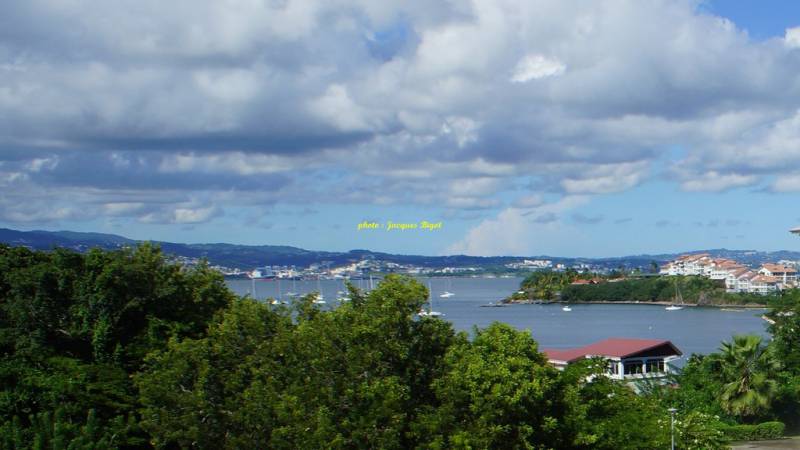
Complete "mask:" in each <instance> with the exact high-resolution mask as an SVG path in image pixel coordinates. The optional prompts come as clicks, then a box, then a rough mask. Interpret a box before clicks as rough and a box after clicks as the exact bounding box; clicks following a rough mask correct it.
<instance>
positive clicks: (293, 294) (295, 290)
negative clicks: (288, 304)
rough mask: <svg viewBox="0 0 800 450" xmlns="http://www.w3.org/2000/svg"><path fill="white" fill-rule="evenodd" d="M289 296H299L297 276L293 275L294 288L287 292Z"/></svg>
mask: <svg viewBox="0 0 800 450" xmlns="http://www.w3.org/2000/svg"><path fill="white" fill-rule="evenodd" d="M286 296H287V297H290V298H292V297H297V278H295V277H292V290H291V291H289V292H287V293H286Z"/></svg>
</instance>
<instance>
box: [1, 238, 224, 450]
mask: <svg viewBox="0 0 800 450" xmlns="http://www.w3.org/2000/svg"><path fill="white" fill-rule="evenodd" d="M232 300H233V296H232V294H231V293H230V292H229V291H228V290H227V288H226V286H225V284H224V280H223V279H222V277H221V276H220V275H219V274H217V273H216V272H214V271H212V270H210V269H209V268H208V267H206V266H199V267H197V268H196V269H192V270H188V271H187V270H182V269H181V268H180V267H179V266H176V265H170V264H166V263H165V262H164V259H163V257H162V255H161V253H160V251H159V250H158V249H156V248H154V247H152V246H149V245H142V246H140V247H138V248H137V249H136V250H131V249H128V250H122V251H118V252H105V251H99V250H95V251H91V252H89V253H87V254H84V255H82V254H78V253H74V252H70V251H65V250H55V251H53V252H49V253H45V252H31V251H29V250H27V249H25V248H9V247H5V246H0V353H2V360H0V386H2V392H0V433H2V436H3V438H4V439H5V440H6V442H4V443H3V445H4V446H5V447H9V446H11V444H10V443H9V440H10V441H13V442H16V443H17V444H19V443H26V445H24V446H23V447H26V446H27V445H32V446H33V447H37V446H39V447H41V446H51V445H55V444H54V443H58V442H62V443H64V442H70V441H71V440H75V441H76V442H80V441H82V440H83V441H87V440H88V441H93V442H98V443H103V444H104V446H120V447H125V446H137V447H138V446H141V445H144V444H145V443H146V442H147V436H146V435H145V434H144V432H143V431H142V430H141V428H140V427H139V426H138V420H137V418H136V417H137V409H138V407H139V402H138V399H137V397H138V393H137V390H136V389H135V387H134V386H133V384H132V382H131V379H130V377H129V375H130V374H131V373H135V372H137V371H139V370H141V368H142V364H143V361H144V358H145V355H147V354H148V353H149V352H151V351H153V350H156V349H160V348H163V347H165V346H166V343H167V342H168V340H169V339H170V338H188V337H199V336H202V335H203V334H204V333H205V330H206V327H207V324H208V323H209V322H210V321H211V319H212V317H213V316H214V314H215V312H217V311H218V310H220V309H222V308H225V307H226V306H227V305H228V304H230V302H231V301H232ZM15 445H16V444H15Z"/></svg>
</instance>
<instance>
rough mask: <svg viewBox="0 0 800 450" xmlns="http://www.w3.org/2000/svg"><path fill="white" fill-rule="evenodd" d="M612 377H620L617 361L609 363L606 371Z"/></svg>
mask: <svg viewBox="0 0 800 450" xmlns="http://www.w3.org/2000/svg"><path fill="white" fill-rule="evenodd" d="M606 372H608V373H609V374H610V375H619V364H618V362H617V361H609V362H608V367H607V369H606Z"/></svg>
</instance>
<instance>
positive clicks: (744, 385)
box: [720, 335, 780, 420]
mask: <svg viewBox="0 0 800 450" xmlns="http://www.w3.org/2000/svg"><path fill="white" fill-rule="evenodd" d="M720 351H721V358H722V374H721V375H722V379H723V383H724V384H723V385H722V391H721V393H720V403H721V405H722V408H723V409H724V410H725V411H727V412H728V413H730V414H732V415H734V416H737V417H740V418H742V419H743V420H752V419H755V418H757V417H759V416H760V415H761V414H764V413H766V412H767V411H769V407H770V405H771V403H772V400H773V399H774V397H775V393H776V390H777V383H776V381H775V374H776V372H777V370H778V369H779V368H780V363H779V361H778V359H777V358H776V356H775V353H774V352H773V350H772V348H771V347H769V346H767V345H766V344H765V343H764V342H763V341H762V338H761V336H756V335H739V336H734V337H733V340H732V341H731V342H723V343H722V346H721V347H720Z"/></svg>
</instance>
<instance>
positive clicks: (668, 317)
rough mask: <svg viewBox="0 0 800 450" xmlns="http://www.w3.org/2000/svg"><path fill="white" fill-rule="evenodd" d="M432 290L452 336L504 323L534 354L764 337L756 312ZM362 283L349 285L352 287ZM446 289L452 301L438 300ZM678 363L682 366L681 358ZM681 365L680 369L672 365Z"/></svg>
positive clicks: (467, 283)
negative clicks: (527, 301)
mask: <svg viewBox="0 0 800 450" xmlns="http://www.w3.org/2000/svg"><path fill="white" fill-rule="evenodd" d="M419 280H420V282H422V283H423V284H425V285H426V286H427V285H428V282H430V286H431V290H432V291H433V309H434V310H437V311H440V312H442V313H444V314H445V316H444V317H443V318H444V319H445V320H448V321H450V322H451V323H452V324H453V326H454V327H455V328H456V329H457V330H467V331H469V330H471V329H472V327H473V326H478V327H485V326H487V325H489V324H490V323H492V322H494V321H498V322H504V323H507V324H509V325H511V326H514V327H516V328H518V329H521V330H523V329H527V330H530V331H531V333H532V334H533V337H534V338H535V339H536V340H537V341H538V342H539V345H540V348H570V347H577V346H581V345H586V344H590V343H592V342H595V341H598V340H601V339H605V338H609V337H628V338H648V339H668V340H670V341H672V342H673V343H674V344H675V345H676V346H678V348H680V349H681V351H683V353H684V354H685V355H686V356H688V355H690V354H691V353H710V352H713V351H716V350H717V349H718V348H719V344H720V342H721V341H723V340H729V339H730V338H731V336H732V335H734V334H747V333H755V334H761V335H764V336H768V334H767V332H766V322H764V321H763V320H762V319H761V318H760V316H761V314H763V313H764V312H765V310H762V309H748V310H742V311H739V312H736V311H724V310H720V309H718V308H684V309H682V310H680V311H665V310H664V307H663V306H660V305H645V304H640V305H609V304H591V305H572V311H571V312H564V311H562V310H561V305H555V304H554V305H511V306H508V307H503V308H481V307H480V305H484V304H487V303H489V302H496V301H498V300H500V299H502V298H504V297H506V296H508V295H509V294H511V293H513V292H514V291H516V290H517V289H518V288H519V283H520V281H521V279H519V278H450V279H444V278H432V279H427V278H420V279H419ZM359 283H361V285H362V287H366V286H367V285H368V281H361V282H359V281H354V284H356V286H358V285H359ZM228 284H229V286H230V287H231V288H232V289H233V290H234V291H236V292H237V293H239V294H245V293H249V292H251V290H252V283H251V282H250V281H249V280H229V281H228ZM278 284H279V283H278V282H277V281H275V280H270V281H258V282H256V283H255V286H256V294H257V297H258V298H265V297H277V296H278ZM319 286H320V288H321V290H322V293H323V295H324V296H325V300H326V301H327V304H326V307H333V306H335V304H336V300H335V299H336V292H337V291H339V290H344V288H343V283H342V282H341V281H336V280H322V281H320V283H319ZM292 290H294V291H295V292H297V293H299V294H305V293H308V292H312V291H316V290H317V282H316V281H296V282H294V285H293V282H292V281H281V282H280V291H281V297H283V298H284V299H285V298H286V293H287V292H290V291H292ZM445 290H449V291H451V292H453V293H454V294H455V296H453V297H450V298H446V299H445V298H440V297H439V294H441V293H442V292H443V291H445ZM686 356H684V359H685V357H686ZM678 364H679V365H682V364H681V362H680V361H679V362H678Z"/></svg>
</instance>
